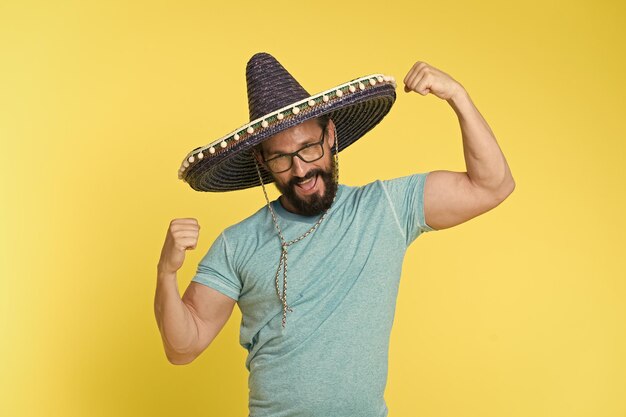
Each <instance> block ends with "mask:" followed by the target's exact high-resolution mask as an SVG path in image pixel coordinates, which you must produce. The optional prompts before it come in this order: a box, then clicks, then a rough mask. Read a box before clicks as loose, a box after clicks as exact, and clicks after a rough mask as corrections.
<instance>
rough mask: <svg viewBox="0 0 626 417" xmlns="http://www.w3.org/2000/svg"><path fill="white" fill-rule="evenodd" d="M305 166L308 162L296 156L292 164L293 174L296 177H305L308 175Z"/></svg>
mask: <svg viewBox="0 0 626 417" xmlns="http://www.w3.org/2000/svg"><path fill="white" fill-rule="evenodd" d="M305 165H306V162H304V161H303V160H302V159H300V158H298V157H297V156H294V157H293V160H292V163H291V173H292V174H293V175H294V176H296V177H304V175H305V174H306V170H305Z"/></svg>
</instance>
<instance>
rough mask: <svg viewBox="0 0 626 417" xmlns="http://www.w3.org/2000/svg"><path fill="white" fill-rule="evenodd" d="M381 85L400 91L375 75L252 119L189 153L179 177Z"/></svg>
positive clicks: (388, 79) (390, 81) (390, 80)
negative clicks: (256, 138) (320, 109)
mask: <svg viewBox="0 0 626 417" xmlns="http://www.w3.org/2000/svg"><path fill="white" fill-rule="evenodd" d="M377 84H391V85H393V88H394V89H395V88H396V80H395V78H394V77H393V76H388V75H384V74H371V75H367V76H364V77H360V78H356V79H354V80H351V81H348V82H346V83H344V84H340V85H338V86H336V87H333V88H331V89H328V90H326V91H323V92H321V93H318V94H315V95H312V96H309V97H307V98H305V99H302V100H299V101H296V102H294V103H291V104H289V105H287V106H284V107H282V108H280V109H278V110H275V111H273V112H271V113H268V114H266V115H264V116H262V117H259V118H257V119H255V120H252V121H251V122H249V123H247V124H245V125H243V126H240V127H239V128H237V129H235V130H233V131H232V132H230V133H229V134H227V135H225V136H223V137H221V138H219V139H217V140H215V141H213V142H211V143H209V144H208V145H205V146H202V147H198V148H196V149H194V150H193V151H191V152H189V153H188V154H187V156H185V159H184V160H183V162H182V163H181V165H180V168H179V169H178V178H179V179H181V180H182V179H183V178H184V173H185V171H186V170H187V169H188V168H189V167H191V166H193V165H195V164H197V163H198V162H200V161H201V160H202V159H204V158H206V157H209V158H210V157H213V156H218V155H221V154H222V153H224V152H227V151H228V150H229V149H230V148H231V147H232V146H233V145H234V144H237V143H238V142H240V141H242V140H245V139H246V138H247V137H249V136H252V135H253V134H256V133H258V132H259V131H260V130H263V129H270V128H272V127H273V126H274V125H276V124H277V123H279V122H282V121H283V120H285V121H288V120H289V119H290V118H292V117H294V116H296V115H298V114H300V113H301V112H308V111H312V110H313V109H314V108H315V107H317V106H320V105H322V104H323V105H327V104H328V103H332V102H333V101H336V100H338V99H340V98H342V99H343V98H344V95H349V94H352V93H355V92H361V91H364V90H367V89H369V88H372V87H374V86H376V85H377ZM357 90H358V91H357Z"/></svg>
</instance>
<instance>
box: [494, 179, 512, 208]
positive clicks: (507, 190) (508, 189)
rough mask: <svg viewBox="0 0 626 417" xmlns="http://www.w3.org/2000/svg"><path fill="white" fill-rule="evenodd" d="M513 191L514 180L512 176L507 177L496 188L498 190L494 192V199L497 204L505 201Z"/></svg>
mask: <svg viewBox="0 0 626 417" xmlns="http://www.w3.org/2000/svg"><path fill="white" fill-rule="evenodd" d="M513 190H515V180H514V179H513V177H512V176H509V177H508V178H507V179H506V180H505V181H504V182H503V183H502V185H501V186H500V187H498V190H497V191H496V199H497V200H498V201H499V202H502V201H504V200H506V198H507V197H508V196H510V195H511V193H513Z"/></svg>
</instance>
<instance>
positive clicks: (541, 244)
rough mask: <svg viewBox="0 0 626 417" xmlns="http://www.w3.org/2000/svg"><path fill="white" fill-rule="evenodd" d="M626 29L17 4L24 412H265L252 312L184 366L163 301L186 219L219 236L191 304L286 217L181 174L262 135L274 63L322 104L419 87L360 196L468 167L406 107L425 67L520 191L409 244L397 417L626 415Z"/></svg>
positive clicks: (491, 4)
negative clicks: (165, 256) (157, 310)
mask: <svg viewBox="0 0 626 417" xmlns="http://www.w3.org/2000/svg"><path fill="white" fill-rule="evenodd" d="M625 17H626V13H625V6H624V3H623V2H621V1H586V2H585V1H574V2H562V1H561V2H545V1H538V0H531V1H525V2H518V3H508V2H500V1H482V2H478V3H471V2H465V1H439V2H415V1H405V2H397V1H395V2H394V1H385V2H374V3H365V2H356V1H345V2H339V1H320V2H299V1H275V2H250V3H247V4H246V3H241V2H236V1H232V2H225V3H220V4H216V3H212V2H199V1H198V2H190V1H177V2H174V1H171V2H166V1H151V2H148V1H145V2H132V4H131V3H129V2H125V1H100V2H96V1H74V2H70V1H62V2H52V1H50V2H47V1H46V2H44V1H41V2H28V1H15V0H14V1H3V2H2V3H0V60H1V62H0V140H1V145H2V149H1V150H0V162H1V163H0V166H1V168H0V169H1V173H0V174H1V175H0V178H1V184H2V188H1V192H2V203H1V205H0V210H1V212H0V215H1V216H0V218H1V223H0V224H1V227H2V229H1V230H2V234H1V235H2V243H1V245H2V246H1V247H0V261H1V262H0V268H1V270H0V273H1V279H0V338H1V342H0V343H1V345H0V361H1V362H2V366H1V369H0V415H2V416H64V417H67V416H107V417H109V416H173V415H185V416H225V417H227V416H246V415H247V414H246V413H247V371H246V369H245V367H244V359H245V354H246V351H245V350H244V349H243V348H241V347H240V346H239V345H238V330H239V329H238V325H239V323H240V318H241V313H240V311H239V309H238V308H235V311H234V312H233V316H232V317H231V319H230V321H229V322H228V323H227V325H226V327H225V328H224V329H223V331H222V333H221V334H220V335H219V337H218V338H217V339H216V340H215V342H214V343H213V344H212V345H211V346H210V347H209V348H208V349H207V350H206V351H205V352H204V353H203V354H202V355H201V356H200V357H199V358H198V359H197V360H196V361H194V362H193V363H192V364H190V365H187V366H174V365H171V364H170V363H169V362H168V361H167V360H166V358H165V354H164V352H163V348H162V345H161V339H160V337H159V334H158V329H157V326H156V321H155V319H154V313H153V297H154V290H155V280H156V264H157V261H158V257H159V254H160V250H161V247H162V244H163V239H164V237H165V231H166V229H167V226H168V224H169V222H170V220H171V219H173V218H176V217H195V218H197V219H198V220H199V222H200V224H201V226H202V230H201V235H200V241H199V245H198V249H196V250H195V251H190V252H188V253H187V259H186V262H185V265H184V267H183V268H182V269H181V270H180V271H179V275H178V277H179V289H180V291H181V294H182V292H183V291H184V289H185V288H186V287H187V285H188V283H189V281H190V279H191V277H192V276H193V274H194V272H195V268H196V266H197V263H198V261H199V260H200V259H201V257H202V256H203V254H204V253H205V252H206V250H207V249H208V247H209V246H210V244H211V243H212V241H213V239H214V238H215V237H216V236H217V234H218V233H219V232H220V231H221V230H222V229H223V228H224V227H226V226H228V225H230V224H232V223H234V222H236V221H238V220H241V219H242V218H244V217H246V216H247V215H249V214H251V213H252V212H254V211H256V210H257V209H258V208H259V207H260V206H261V205H262V204H263V203H264V200H263V196H262V193H261V190H260V189H258V188H255V189H252V190H247V191H241V192H236V193H226V194H213V193H198V192H195V191H193V190H192V189H191V188H190V187H189V186H188V185H187V184H185V183H183V182H182V181H179V180H178V179H177V175H176V171H177V169H178V167H179V164H180V162H181V161H182V158H183V157H184V156H185V155H186V154H187V152H188V151H190V150H191V149H193V148H195V147H197V146H201V145H204V144H206V143H208V142H210V141H212V140H214V139H216V138H218V137H219V136H222V135H224V134H226V133H228V132H229V131H231V130H232V129H233V128H235V127H237V126H239V125H241V124H243V123H245V122H247V121H248V108H247V100H246V84H245V64H246V62H247V60H248V59H249V58H250V56H252V55H253V54H254V53H255V52H258V51H266V52H269V53H271V54H273V55H274V56H276V57H277V58H278V59H279V61H281V63H282V64H283V65H284V66H285V67H286V68H287V69H288V70H289V71H291V72H292V74H294V76H295V77H296V78H297V79H298V80H299V81H300V82H301V83H302V84H303V85H304V87H305V88H306V89H307V90H308V91H309V92H310V93H316V92H319V91H321V90H324V89H327V88H330V87H332V86H334V85H336V84H339V83H342V82H345V81H348V80H350V79H352V78H355V77H358V76H362V75H366V74H369V73H375V72H381V73H385V74H390V75H394V76H395V77H396V78H397V79H398V81H399V85H398V90H397V92H398V99H397V101H396V104H395V106H394V108H393V109H392V111H391V113H390V114H389V115H388V117H387V118H386V119H385V120H384V121H383V122H382V123H381V124H380V125H379V126H378V127H376V128H375V129H374V130H373V131H372V132H371V133H370V134H368V135H367V136H366V137H365V138H364V139H363V140H361V141H360V142H359V143H358V144H357V145H356V146H354V147H351V148H349V149H348V150H346V152H342V154H341V155H340V156H341V157H340V165H341V171H340V178H341V181H342V182H343V183H346V184H350V185H359V184H365V183H367V182H370V181H372V180H374V179H376V178H381V179H384V178H393V177H397V176H401V175H407V174H410V173H415V172H425V171H431V170H436V169H448V170H455V171H464V170H465V165H464V160H463V154H462V142H461V135H460V130H459V125H458V121H457V118H456V116H455V114H454V112H453V110H452V108H451V107H450V106H449V105H448V104H447V103H446V102H445V101H442V100H440V99H438V98H436V97H435V96H433V95H432V94H431V95H428V96H421V95H419V94H417V93H411V94H405V93H404V92H403V91H402V83H401V81H402V79H403V78H404V75H405V74H406V73H407V72H408V70H409V69H410V67H411V65H412V64H413V63H414V62H415V61H418V60H420V61H426V62H427V63H429V64H431V65H433V66H435V67H436V68H439V69H441V70H443V71H444V72H446V73H448V74H450V75H451V76H452V77H454V78H455V79H456V80H458V81H459V82H460V83H461V84H462V85H463V86H464V87H465V88H466V90H467V91H468V92H469V93H470V96H471V97H472V99H473V100H474V103H475V104H476V105H477V107H478V109H479V110H480V111H481V113H482V114H483V116H484V117H485V118H486V119H487V121H488V122H489V124H490V126H491V127H492V129H493V130H494V133H495V134H496V137H497V139H498V142H499V144H500V146H501V148H502V150H503V151H504V153H505V155H506V157H507V160H508V161H509V164H510V166H511V170H512V172H513V176H514V178H515V180H516V183H517V187H516V189H515V191H514V193H513V194H512V195H511V196H510V197H509V198H508V199H507V200H506V201H505V202H504V203H502V204H501V205H500V206H499V207H497V208H496V209H494V210H492V211H490V212H488V213H486V214H484V215H482V216H480V217H478V218H475V219H473V220H471V221H469V222H467V223H464V224H462V225H459V226H457V227H455V228H452V229H447V230H442V231H438V232H433V233H429V234H426V235H424V236H422V237H421V238H419V239H418V240H417V241H416V242H415V243H414V244H413V245H412V247H411V248H410V249H409V251H408V254H407V258H406V262H405V265H404V270H403V278H402V281H401V285H400V293H399V297H398V304H397V312H396V318H395V322H394V327H393V331H392V335H391V348H390V357H389V380H388V385H387V389H386V392H385V398H386V400H387V403H388V406H389V409H390V413H389V415H390V417H404V416H406V417H410V416H420V417H448V416H454V417H474V416H477V417H478V416H480V417H491V416H493V417H496V416H498V417H502V416H507V417H509V416H510V417H522V416H524V417H526V416H533V417H543V416H545V417H557V416H563V417H565V416H567V417H577V416H589V417H618V416H621V417H624V416H626V396H625V394H626V325H625V318H626V302H625V300H626V284H625V278H626V273H625V272H624V271H625V268H626V263H625V261H624V257H625V254H624V249H625V238H624V236H625V232H626V223H625V220H624V213H625V212H626V203H625V197H624V191H625V189H626V187H624V181H625V180H626V175H625V171H624V162H625V160H624V159H625V158H624V156H625V154H626V152H625V150H626V144H625V139H626V135H625V131H626V129H625V127H624V114H625V110H626V102H625V100H626V99H625V97H626V83H625V82H624V78H623V77H624V74H626V59H625V56H626V54H625V50H624V49H625V47H624V45H625V40H626V36H625V35H626V29H625V28H626V25H625V21H626V19H625ZM271 189H272V192H273V195H272V196H274V197H275V196H276V195H277V194H276V191H275V189H274V188H273V187H272V188H271ZM361 342H362V341H355V343H361ZM364 366H367V364H364Z"/></svg>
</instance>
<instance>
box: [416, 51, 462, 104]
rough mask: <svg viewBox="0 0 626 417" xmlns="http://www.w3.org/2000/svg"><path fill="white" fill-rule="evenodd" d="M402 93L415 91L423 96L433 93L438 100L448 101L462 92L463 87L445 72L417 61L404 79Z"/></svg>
mask: <svg viewBox="0 0 626 417" xmlns="http://www.w3.org/2000/svg"><path fill="white" fill-rule="evenodd" d="M404 91H405V92H406V93H408V92H409V91H415V92H418V93H420V94H421V95H423V96H425V95H427V94H428V93H433V94H434V95H436V96H437V97H439V98H440V99H443V100H450V99H451V98H452V97H454V96H455V95H456V94H458V93H459V92H461V91H463V86H462V85H461V84H459V83H458V82H457V81H456V80H454V79H453V78H452V77H450V76H449V75H448V74H446V73H445V72H443V71H440V70H438V69H437V68H435V67H433V66H430V65H428V64H427V63H425V62H422V61H417V62H416V63H415V64H414V65H413V67H412V68H411V70H410V71H409V72H408V73H407V75H406V77H404Z"/></svg>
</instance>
